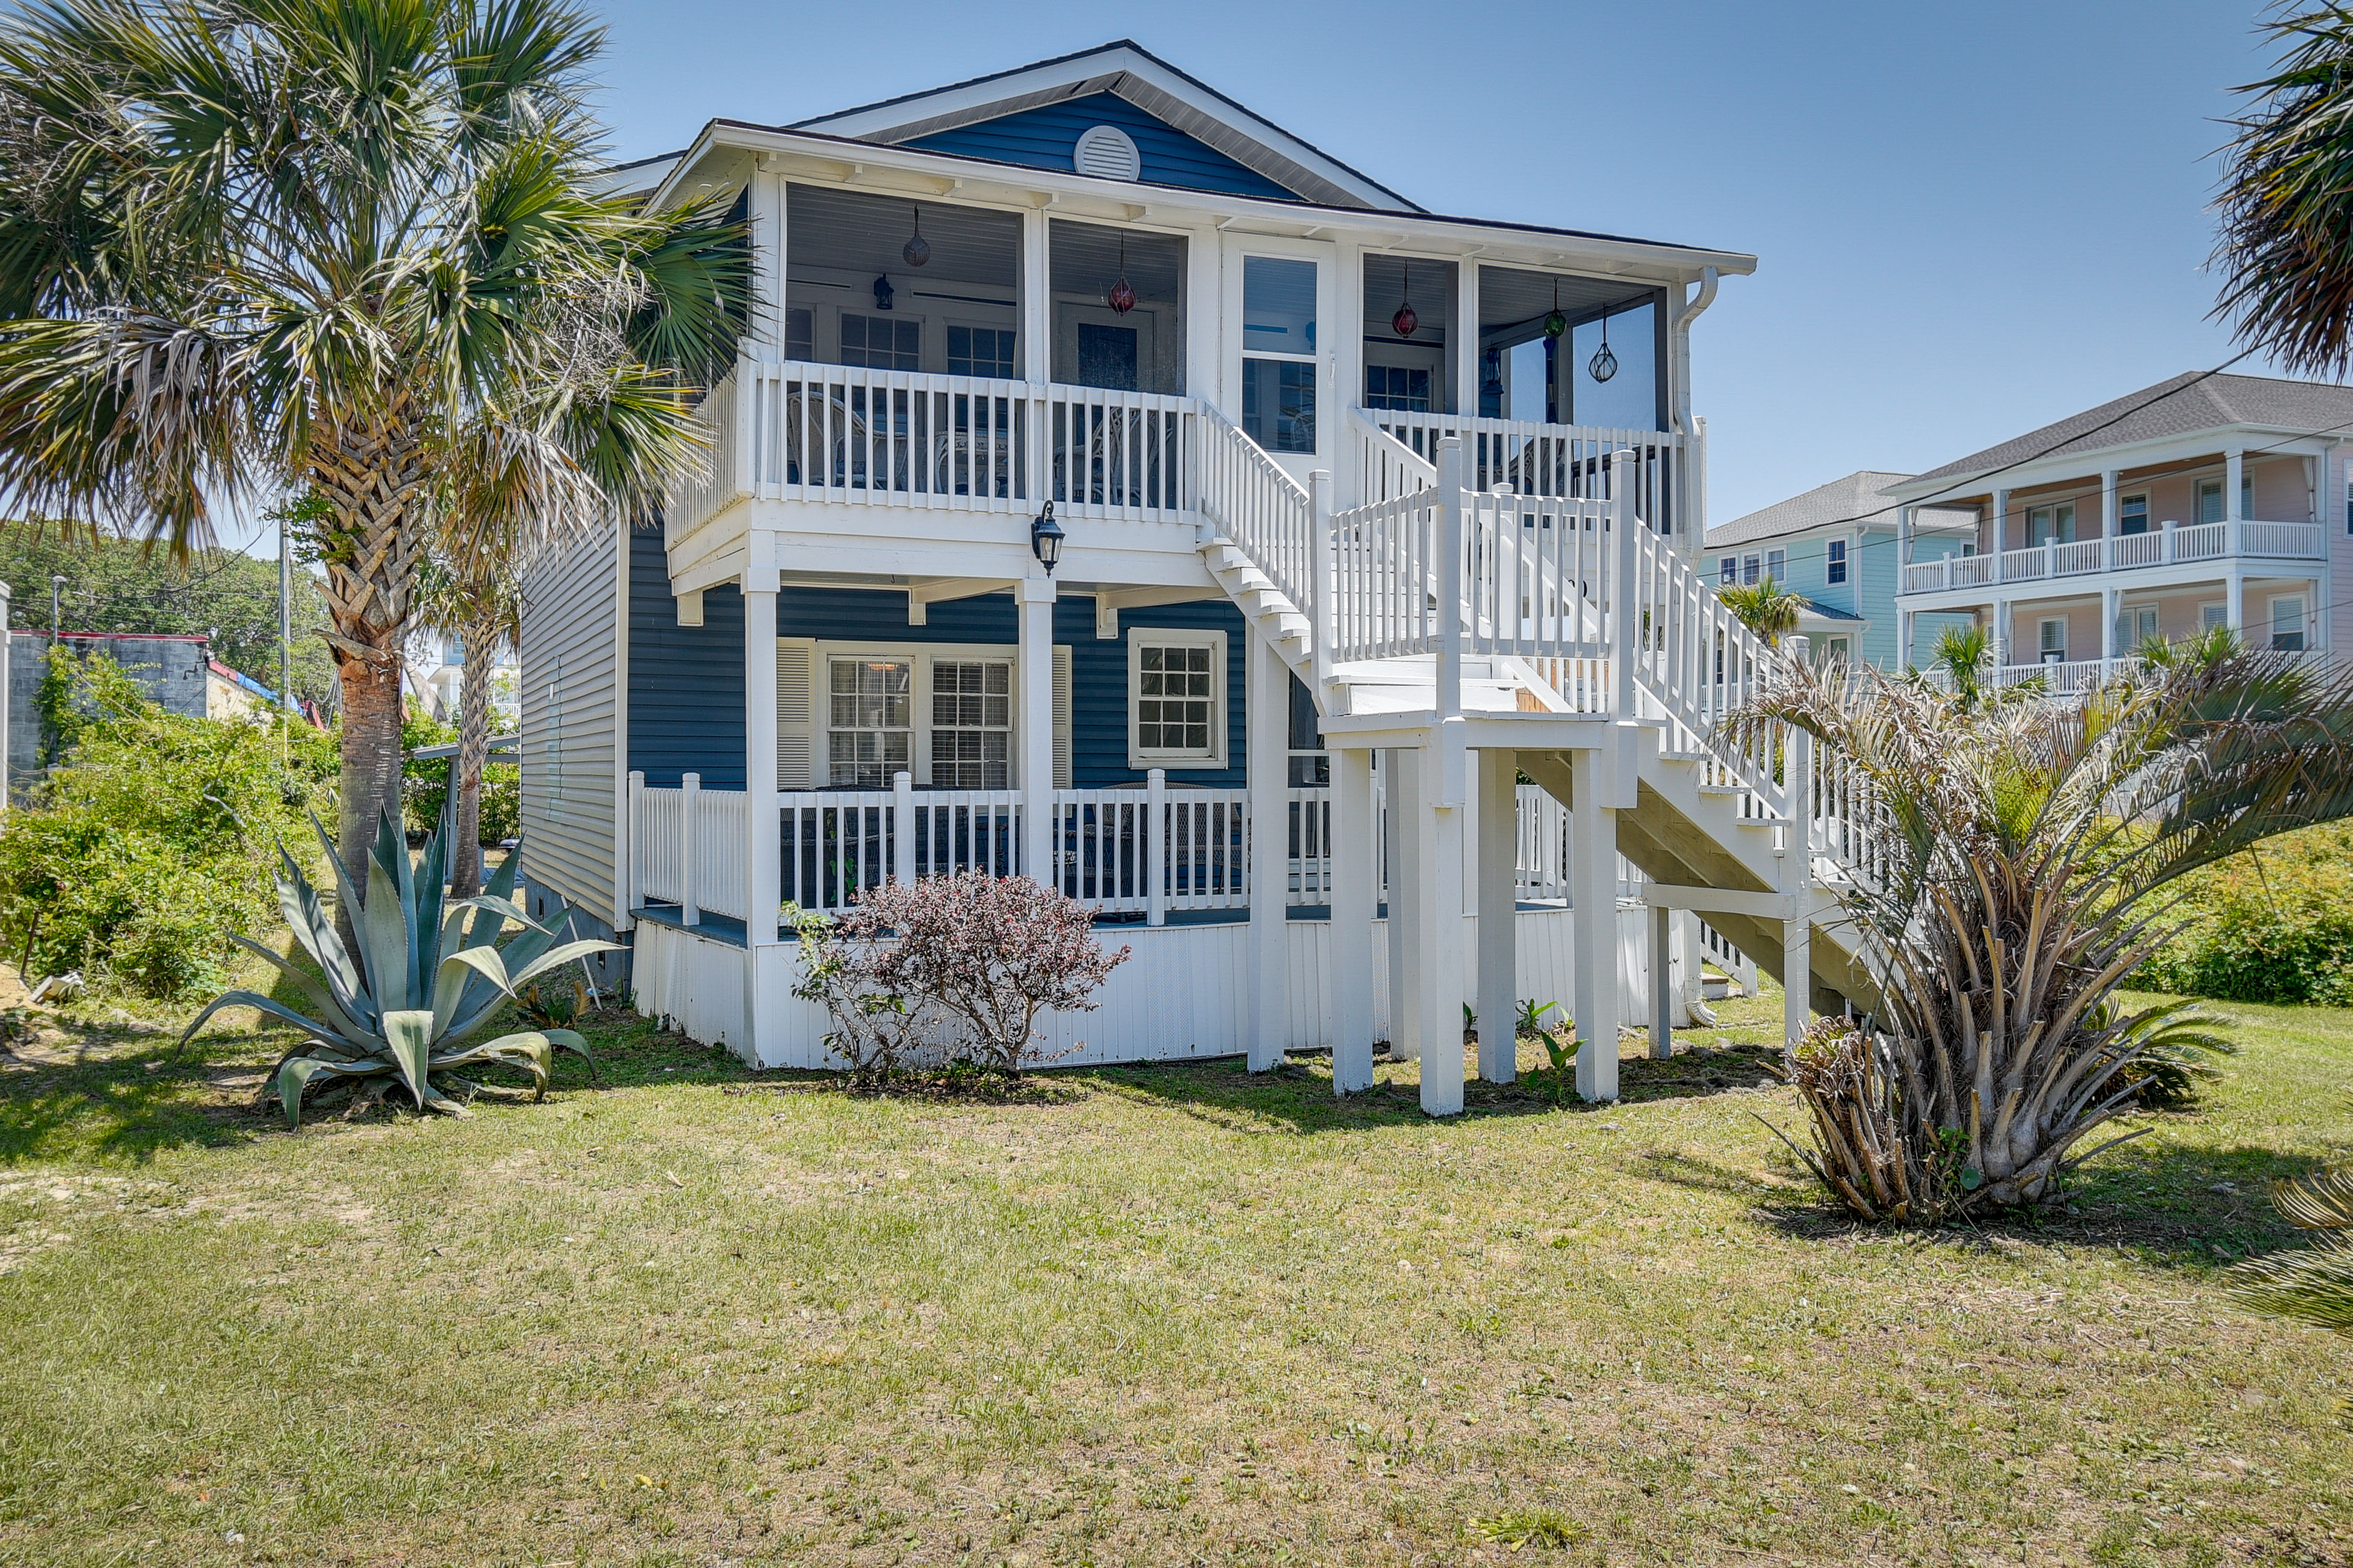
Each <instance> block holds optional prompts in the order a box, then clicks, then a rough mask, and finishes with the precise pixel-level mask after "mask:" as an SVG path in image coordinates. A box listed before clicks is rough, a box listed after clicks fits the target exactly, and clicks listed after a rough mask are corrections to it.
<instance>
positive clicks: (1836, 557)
mask: <svg viewBox="0 0 2353 1568" xmlns="http://www.w3.org/2000/svg"><path fill="white" fill-rule="evenodd" d="M1822 581H1824V582H1826V583H1843V582H1845V581H1846V541H1845V540H1843V539H1833V540H1831V554H1830V563H1829V565H1828V566H1827V567H1825V568H1824V570H1823V574H1822Z"/></svg>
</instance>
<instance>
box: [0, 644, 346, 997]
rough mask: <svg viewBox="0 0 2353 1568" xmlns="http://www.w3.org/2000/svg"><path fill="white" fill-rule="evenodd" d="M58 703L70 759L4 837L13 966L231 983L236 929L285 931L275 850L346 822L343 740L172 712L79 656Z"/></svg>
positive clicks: (51, 704)
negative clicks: (274, 876)
mask: <svg viewBox="0 0 2353 1568" xmlns="http://www.w3.org/2000/svg"><path fill="white" fill-rule="evenodd" d="M42 707H43V710H44V713H45V715H46V716H47V718H48V720H49V721H50V722H51V723H52V725H53V726H54V727H55V729H56V731H57V735H58V755H59V761H58V765H57V766H56V767H54V768H53V769H51V770H50V773H49V774H48V776H47V778H46V779H45V780H43V781H41V782H40V783H39V784H36V785H35V786H33V788H32V790H31V791H30V793H29V795H28V796H27V801H26V805H25V807H24V808H23V809H20V810H18V811H16V812H14V813H12V814H11V816H10V818H9V821H8V826H7V831H6V832H5V833H0V943H5V958H6V960H7V961H8V962H10V963H21V964H22V965H23V966H24V967H25V969H26V972H27V973H29V974H34V975H37V974H41V973H58V972H59V971H63V970H68V969H79V970H80V971H81V972H82V973H83V975H84V976H85V978H86V979H88V980H89V981H90V982H91V983H92V984H98V985H101V986H112V987H115V988H119V989H121V990H127V991H136V992H139V993H142V994H147V995H152V996H159V997H166V998H172V997H178V996H182V995H185V994H188V993H190V992H193V991H201V990H204V989H206V988H207V987H211V986H215V985H217V984H220V982H221V981H222V980H223V979H224V978H225V976H226V974H227V964H228V960H229V956H230V953H231V951H232V950H231V947H230V945H229V942H228V940H227V936H226V935H225V934H224V932H223V930H222V928H223V927H225V926H239V925H242V926H246V927H248V928H252V927H258V926H261V925H264V924H270V923H275V920H276V915H277V903H276V900H275V897H274V894H273V892H272V889H271V885H270V880H269V861H270V858H271V854H270V851H271V846H272V845H273V843H274V842H275V841H277V840H278V839H280V838H283V839H284V840H285V841H286V842H288V843H290V844H301V843H304V842H306V841H307V840H306V839H305V838H304V837H301V833H298V831H297V830H298V829H300V830H301V831H302V832H307V828H306V826H305V825H304V822H303V813H304V812H305V810H316V811H320V812H322V813H327V814H330V815H332V809H333V795H332V786H333V781H334V778H335V775H336V758H335V742H334V740H333V738H332V735H322V734H321V733H320V732H318V731H314V730H311V728H310V727H309V726H308V725H304V724H296V725H293V726H290V727H278V726H270V725H256V724H250V723H246V722H243V721H237V722H220V721H213V720H209V719H195V718H185V717H182V716H179V715H176V714H171V713H166V712H164V710H162V709H161V708H159V707H157V706H156V705H155V704H154V703H153V702H152V701H150V700H148V699H147V697H146V696H145V694H144V693H142V691H141V690H140V689H139V688H138V686H137V685H136V684H135V683H134V682H133V681H132V679H130V678H129V677H128V676H126V675H125V674H123V672H122V671H121V668H118V667H117V666H116V665H115V664H114V662H113V661H112V660H111V659H106V658H95V659H91V660H90V661H89V662H88V663H86V664H85V663H81V662H79V661H77V660H76V659H75V658H73V657H72V655H70V654H69V653H66V652H64V651H63V650H58V651H57V652H55V653H53V654H52V655H51V656H50V665H49V670H48V674H47V679H46V680H45V682H44V689H43V701H42Z"/></svg>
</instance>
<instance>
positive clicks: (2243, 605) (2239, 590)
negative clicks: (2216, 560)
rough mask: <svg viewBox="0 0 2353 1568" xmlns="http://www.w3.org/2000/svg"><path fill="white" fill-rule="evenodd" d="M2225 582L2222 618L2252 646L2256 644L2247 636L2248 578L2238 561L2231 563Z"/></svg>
mask: <svg viewBox="0 0 2353 1568" xmlns="http://www.w3.org/2000/svg"><path fill="white" fill-rule="evenodd" d="M2223 584H2224V586H2223V590H2222V618H2223V619H2224V620H2226V621H2228V622H2229V623H2230V624H2231V629H2232V631H2234V632H2236V633H2238V634H2239V641H2240V642H2241V643H2242V644H2245V645H2246V646H2247V647H2253V646H2254V645H2253V641H2252V640H2251V639H2250V638H2249V637H2248V636H2247V580H2246V578H2245V577H2244V576H2242V575H2241V574H2240V572H2239V563H2238V562H2236V561H2232V563H2231V564H2230V568H2229V575H2228V576H2226V577H2225V578H2224V579H2223Z"/></svg>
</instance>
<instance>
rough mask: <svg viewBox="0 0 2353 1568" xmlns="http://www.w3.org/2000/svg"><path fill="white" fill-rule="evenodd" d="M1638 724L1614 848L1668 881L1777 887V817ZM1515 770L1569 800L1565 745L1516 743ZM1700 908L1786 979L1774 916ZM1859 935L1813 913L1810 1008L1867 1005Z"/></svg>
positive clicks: (1831, 913)
mask: <svg viewBox="0 0 2353 1568" xmlns="http://www.w3.org/2000/svg"><path fill="white" fill-rule="evenodd" d="M1644 734H1645V739H1644V741H1643V742H1642V743H1641V758H1640V762H1641V766H1640V769H1639V772H1638V774H1637V788H1636V792H1635V804H1634V805H1633V807H1632V808H1631V809H1630V810H1628V809H1620V811H1619V812H1618V814H1617V819H1618V835H1617V837H1618V852H1619V853H1620V855H1623V856H1624V857H1625V858H1627V859H1628V860H1630V861H1632V862H1633V864H1634V865H1635V866H1636V867H1637V868H1639V869H1640V870H1641V873H1642V874H1643V875H1644V876H1645V877H1647V878H1649V879H1651V880H1652V881H1654V882H1659V883H1662V884H1664V885H1666V886H1670V887H1684V888H1712V889H1721V890H1725V891H1729V892H1744V893H1772V892H1776V891H1778V890H1779V886H1780V878H1781V858H1780V855H1779V854H1778V853H1776V851H1775V848H1774V841H1775V840H1776V839H1777V838H1778V837H1779V835H1778V833H1777V831H1776V827H1777V826H1778V825H1777V824H1774V823H1771V822H1767V821H1760V820H1758V819H1756V818H1743V817H1741V816H1738V815H1737V808H1736V805H1735V803H1734V801H1733V800H1732V798H1731V797H1729V796H1727V795H1721V794H1717V793H1715V792H1712V791H1703V790H1701V789H1700V788H1699V787H1698V781H1699V775H1700V769H1699V767H1698V766H1697V764H1696V763H1695V761H1694V760H1692V759H1686V758H1676V757H1662V756H1661V755H1660V754H1659V752H1658V747H1657V742H1656V739H1655V737H1656V734H1657V731H1654V730H1650V729H1649V728H1648V727H1647V726H1645V727H1644ZM1520 771H1521V772H1523V773H1526V774H1527V776H1528V778H1529V779H1530V780H1531V781H1532V782H1534V783H1535V784H1539V785H1541V786H1542V787H1543V788H1544V789H1545V790H1546V793H1548V794H1550V795H1552V796H1553V797H1554V798H1555V799H1556V800H1558V801H1560V802H1561V803H1562V804H1563V805H1567V806H1568V807H1569V808H1570V809H1572V810H1574V809H1575V808H1576V802H1575V800H1574V799H1573V798H1572V790H1571V786H1570V783H1569V776H1570V775H1569V764H1568V755H1567V752H1521V753H1520ZM1816 886H1817V887H1818V888H1819V887H1820V883H1819V882H1818V883H1817V884H1816ZM1701 918H1702V919H1704V921H1707V923H1708V924H1709V925H1711V926H1713V927H1715V929H1716V930H1717V931H1721V932H1723V933H1724V935H1725V938H1726V939H1727V940H1729V941H1730V942H1732V943H1733V944H1734V945H1736V946H1737V947H1738V948H1739V949H1740V950H1741V951H1742V952H1745V953H1746V954H1747V955H1748V956H1749V957H1750V958H1751V959H1752V960H1754V961H1755V963H1756V964H1757V967H1758V968H1759V969H1761V970H1763V971H1764V972H1765V973H1767V974H1770V975H1771V976H1773V978H1774V979H1775V980H1777V981H1779V982H1781V983H1782V984H1788V980H1787V976H1786V975H1785V974H1784V973H1782V971H1783V968H1784V964H1783V957H1784V950H1783V948H1782V945H1781V926H1780V922H1779V921H1771V920H1764V919H1760V918H1758V917H1756V916H1754V915H1736V914H1727V913H1706V914H1704V915H1702V916H1701ZM1857 945H1858V944H1857V942H1856V937H1855V933H1854V931H1852V928H1851V927H1849V926H1848V925H1847V924H1846V923H1845V922H1844V921H1842V920H1841V917H1840V916H1839V914H1838V912H1837V910H1835V909H1832V910H1826V911H1824V912H1823V913H1821V914H1820V915H1817V916H1816V917H1815V919H1814V922H1813V933H1812V940H1811V942H1810V944H1809V957H1810V968H1811V970H1812V971H1813V973H1812V974H1811V975H1810V977H1809V978H1810V985H1809V987H1808V990H1809V999H1810V1005H1811V1006H1812V1008H1813V1010H1814V1011H1815V1012H1817V1013H1824V1014H1836V1013H1841V1012H1843V1011H1844V1010H1845V1008H1846V1005H1847V1004H1848V1003H1849V1002H1852V1003H1853V1005H1854V1006H1855V1008H1856V1009H1857V1010H1858V1011H1862V1010H1866V1009H1868V1008H1869V1007H1870V1006H1871V1005H1872V1000H1873V997H1875V996H1876V995H1877V986H1876V984H1874V983H1873V980H1872V978H1871V975H1870V973H1869V971H1868V970H1867V969H1866V968H1865V967H1864V966H1863V965H1862V963H1861V962H1860V960H1859V957H1858V954H1857V952H1856V948H1857Z"/></svg>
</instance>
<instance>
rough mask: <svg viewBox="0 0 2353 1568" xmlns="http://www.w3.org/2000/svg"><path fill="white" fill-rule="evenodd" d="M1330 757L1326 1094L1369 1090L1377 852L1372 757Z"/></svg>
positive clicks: (1354, 753) (1353, 753)
mask: <svg viewBox="0 0 2353 1568" xmlns="http://www.w3.org/2000/svg"><path fill="white" fill-rule="evenodd" d="M1331 757H1332V999H1333V1019H1332V1092H1333V1093H1335V1094H1355V1093H1356V1092H1358V1091H1359V1090H1361V1089H1370V1088H1371V1087H1372V1086H1373V915H1374V900H1376V898H1377V896H1378V883H1379V875H1378V873H1379V867H1380V859H1379V856H1380V844H1379V842H1378V841H1377V838H1376V837H1375V832H1376V825H1375V823H1374V820H1373V753H1372V752H1369V751H1365V750H1361V749H1351V750H1341V749H1338V748H1335V749H1334V750H1333V751H1332V752H1331Z"/></svg>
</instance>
